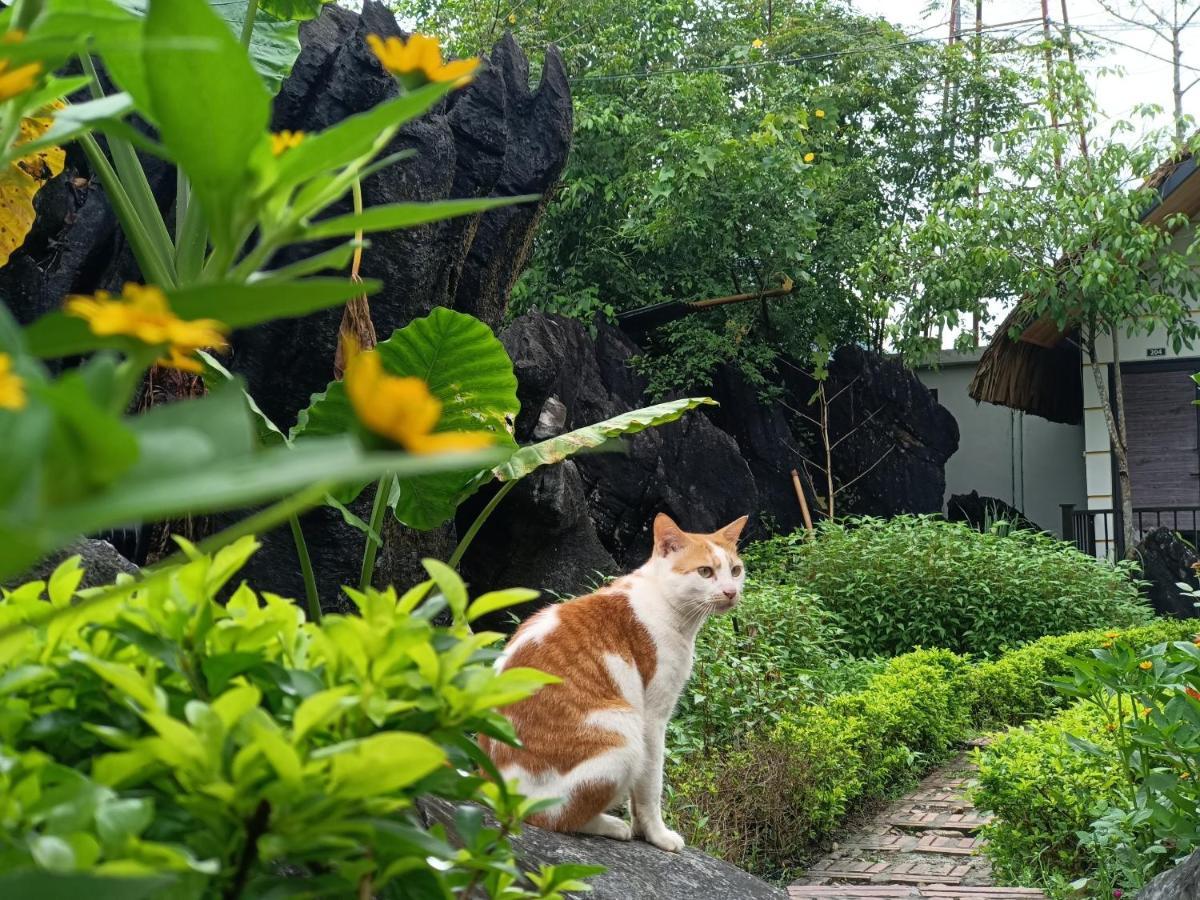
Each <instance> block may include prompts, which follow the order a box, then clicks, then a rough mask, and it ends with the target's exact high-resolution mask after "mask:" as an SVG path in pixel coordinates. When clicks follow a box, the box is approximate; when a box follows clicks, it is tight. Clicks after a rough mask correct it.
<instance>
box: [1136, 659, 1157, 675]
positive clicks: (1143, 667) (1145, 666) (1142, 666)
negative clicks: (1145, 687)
mask: <svg viewBox="0 0 1200 900" xmlns="http://www.w3.org/2000/svg"><path fill="white" fill-rule="evenodd" d="M1138 668H1139V669H1141V670H1142V671H1143V672H1148V671H1150V670H1151V669H1152V668H1154V663H1152V662H1150V660H1148V659H1147V660H1144V661H1142V662H1140V663H1138Z"/></svg>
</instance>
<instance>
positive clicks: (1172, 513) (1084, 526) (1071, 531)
mask: <svg viewBox="0 0 1200 900" xmlns="http://www.w3.org/2000/svg"><path fill="white" fill-rule="evenodd" d="M1164 527H1165V528H1170V529H1171V530H1172V531H1174V532H1178V533H1179V534H1180V535H1182V536H1183V537H1184V538H1185V539H1187V540H1188V541H1190V542H1191V543H1193V544H1197V545H1200V505H1196V506H1135V507H1134V508H1133V536H1134V540H1137V541H1140V540H1141V539H1142V538H1143V537H1145V536H1146V535H1147V534H1148V533H1150V532H1151V531H1153V530H1154V529H1156V528H1164ZM1062 529H1063V540H1065V541H1070V542H1071V543H1073V544H1074V545H1075V546H1076V547H1077V548H1078V549H1079V550H1080V551H1081V552H1083V553H1087V554H1088V555H1089V556H1096V557H1099V558H1101V559H1123V558H1124V556H1125V534H1124V529H1122V527H1121V511H1120V510H1115V509H1076V508H1075V506H1074V504H1070V503H1064V504H1062Z"/></svg>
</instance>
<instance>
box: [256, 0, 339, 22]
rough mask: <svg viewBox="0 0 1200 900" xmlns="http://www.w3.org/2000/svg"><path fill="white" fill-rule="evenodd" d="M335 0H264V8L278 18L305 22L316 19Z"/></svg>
mask: <svg viewBox="0 0 1200 900" xmlns="http://www.w3.org/2000/svg"><path fill="white" fill-rule="evenodd" d="M332 2H333V0H262V7H261V8H262V10H263V11H264V12H266V13H269V14H270V15H272V16H274V17H275V18H277V19H295V20H296V21H297V22H304V21H306V20H308V19H315V18H316V17H317V16H319V15H320V14H321V10H322V9H323V8H324V7H325V6H326V5H327V4H329V3H332Z"/></svg>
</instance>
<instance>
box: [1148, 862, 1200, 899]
mask: <svg viewBox="0 0 1200 900" xmlns="http://www.w3.org/2000/svg"><path fill="white" fill-rule="evenodd" d="M1137 900H1200V851H1197V852H1195V853H1193V854H1192V855H1191V856H1189V857H1188V858H1187V859H1185V860H1184V861H1183V862H1181V863H1179V864H1178V865H1177V866H1175V868H1173V869H1171V870H1169V871H1167V872H1163V873H1162V874H1161V875H1158V876H1157V877H1155V878H1153V879H1151V881H1150V883H1149V884H1148V885H1146V886H1145V887H1144V888H1142V889H1141V891H1139V892H1138V895H1137Z"/></svg>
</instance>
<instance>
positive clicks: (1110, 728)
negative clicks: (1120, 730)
mask: <svg viewBox="0 0 1200 900" xmlns="http://www.w3.org/2000/svg"><path fill="white" fill-rule="evenodd" d="M1104 730H1105V731H1116V730H1117V726H1116V725H1115V724H1114V723H1112V722H1109V723H1108V724H1107V725H1105V726H1104Z"/></svg>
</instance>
